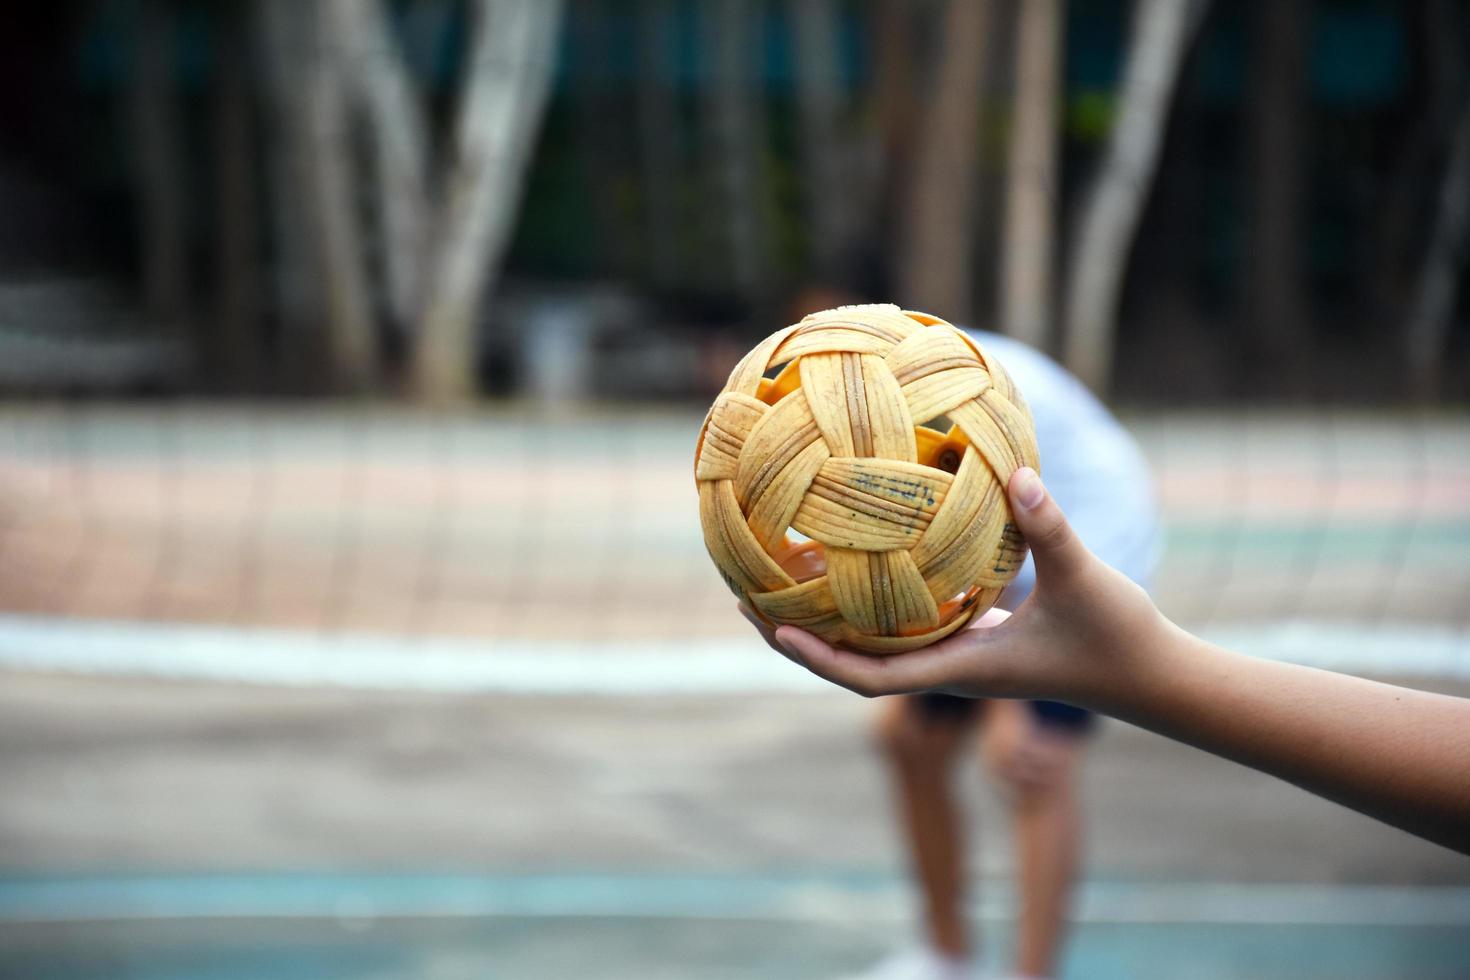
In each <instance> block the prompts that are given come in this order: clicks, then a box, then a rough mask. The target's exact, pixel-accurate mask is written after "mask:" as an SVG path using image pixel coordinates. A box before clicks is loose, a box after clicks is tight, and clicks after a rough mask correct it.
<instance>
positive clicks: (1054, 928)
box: [983, 701, 1086, 977]
mask: <svg viewBox="0 0 1470 980" xmlns="http://www.w3.org/2000/svg"><path fill="white" fill-rule="evenodd" d="M1073 710H1075V709H1073ZM1079 728H1080V726H1079V725H1078V724H1076V723H1075V722H1072V723H1068V722H1066V721H1064V722H1063V723H1062V724H1049V723H1047V721H1045V720H1043V719H1042V718H1039V717H1038V714H1037V712H1036V710H1035V709H1034V708H1033V706H1032V705H1031V704H1028V703H1026V702H1021V701H1008V702H996V703H994V704H993V705H992V707H991V709H990V711H989V712H988V717H987V721H986V731H985V738H984V742H983V746H984V754H985V758H986V762H987V764H988V766H989V768H990V769H991V771H992V772H993V773H995V775H996V776H997V777H998V778H999V779H1000V781H1001V783H1002V785H1003V786H1004V788H1005V790H1006V794H1007V796H1008V797H1009V800H1010V803H1011V810H1012V814H1013V818H1014V823H1015V827H1014V829H1015V836H1016V870H1017V891H1018V896H1017V897H1018V899H1019V902H1020V910H1019V916H1018V920H1017V935H1016V972H1017V973H1018V974H1019V975H1020V976H1023V977H1050V976H1054V975H1055V972H1056V968H1057V963H1058V961H1059V959H1060V952H1061V947H1062V941H1063V939H1064V938H1065V934H1066V926H1067V919H1068V913H1069V910H1070V906H1071V896H1072V884H1073V881H1074V880H1075V878H1076V875H1077V866H1078V862H1079V859H1080V856H1081V843H1082V813H1081V804H1080V799H1079V789H1078V780H1079V777H1080V775H1081V762H1082V756H1083V751H1084V747H1085V744H1086V740H1085V739H1084V738H1083V737H1081V734H1082V733H1081V731H1079Z"/></svg>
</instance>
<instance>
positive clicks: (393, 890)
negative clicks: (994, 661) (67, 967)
mask: <svg viewBox="0 0 1470 980" xmlns="http://www.w3.org/2000/svg"><path fill="white" fill-rule="evenodd" d="M971 914H972V915H973V916H974V917H975V918H977V919H980V920H983V921H992V922H997V921H1006V920H1008V919H1010V918H1011V917H1012V916H1013V915H1014V896H1013V894H1012V888H1010V887H1009V883H1007V882H988V883H987V886H986V895H985V897H984V898H983V899H982V900H980V901H978V902H975V903H973V904H972V905H971ZM911 917H912V897H911V895H910V894H909V890H908V888H907V887H906V886H905V885H903V884H902V883H901V882H898V881H896V880H891V879H878V880H872V879H869V880H867V881H850V880H845V879H844V877H843V876H842V875H840V874H838V875H831V876H821V875H810V876H789V877H770V876H762V875H743V874H730V875H669V874H655V875H638V874H603V875H575V874H573V875H482V876H413V875H405V876H401V877H385V876H354V875H341V876H332V875H315V876H313V875H306V876H301V875H280V876H269V875H253V876H252V875H246V876H219V875H200V876H182V877H167V876H157V877H155V876H146V875H143V876H111V875H109V876H103V877H96V878H92V877H63V878H43V879H31V880H28V879H12V880H5V879H0V923H4V924H16V925H18V924H35V923H62V922H138V921H162V920H199V919H277V920H279V919H289V920H300V919H329V920H330V919H338V920H349V921H355V922H359V923H360V922H364V921H370V920H373V919H497V918H612V919H686V920H687V919H707V920H725V921H752V922H805V923H813V924H818V923H829V924H848V923H853V922H891V923H901V922H906V921H908V920H909V919H910V918H911ZM1074 919H1075V920H1076V921H1079V922H1084V923H1107V924H1150V923H1173V924H1188V923H1194V924H1213V925H1243V926H1244V925H1273V926H1274V925H1333V926H1440V927H1446V926H1447V927H1456V928H1458V927H1470V888H1466V887H1457V886H1444V887H1434V886H1401V885H1328V884H1267V883H1244V882H1107V881H1090V882H1084V883H1083V885H1082V887H1081V892H1080V895H1079V901H1078V904H1077V908H1076V912H1075V914H1074Z"/></svg>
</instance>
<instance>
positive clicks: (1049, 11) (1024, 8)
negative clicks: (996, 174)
mask: <svg viewBox="0 0 1470 980" xmlns="http://www.w3.org/2000/svg"><path fill="white" fill-rule="evenodd" d="M1062 2H1063V0H1025V2H1024V3H1022V4H1021V9H1020V18H1019V22H1018V24H1017V27H1016V33H1017V37H1016V95H1015V103H1014V105H1015V109H1014V111H1013V113H1012V116H1011V120H1012V121H1011V127H1012V129H1011V158H1010V167H1009V173H1008V174H1007V180H1006V220H1005V239H1004V242H1003V244H1002V246H1001V294H1000V298H1001V327H1002V329H1003V330H1004V331H1005V332H1006V333H1007V334H1009V335H1010V336H1012V337H1015V338H1017V339H1018V340H1022V341H1025V342H1026V343H1028V344H1030V345H1031V346H1033V347H1037V348H1044V347H1045V346H1046V345H1047V343H1048V342H1049V341H1050V333H1051V318H1052V311H1051V294H1052V271H1053V270H1052V264H1053V258H1052V252H1053V249H1054V242H1055V238H1056V202H1057V193H1058V181H1057V104H1058V102H1059V101H1060V97H1061V96H1060V91H1059V89H1060V83H1061V70H1060V69H1061V46H1062V33H1061V27H1062Z"/></svg>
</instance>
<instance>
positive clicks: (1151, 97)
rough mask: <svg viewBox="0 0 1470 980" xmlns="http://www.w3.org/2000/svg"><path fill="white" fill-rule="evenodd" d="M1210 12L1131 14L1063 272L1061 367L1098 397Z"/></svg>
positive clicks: (1154, 9) (1202, 6) (1180, 7)
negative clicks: (1174, 108) (1189, 59)
mask: <svg viewBox="0 0 1470 980" xmlns="http://www.w3.org/2000/svg"><path fill="white" fill-rule="evenodd" d="M1207 7H1208V0H1139V2H1138V3H1137V4H1136V6H1135V8H1134V13H1133V36H1132V39H1131V40H1130V42H1129V47H1128V62H1127V66H1126V68H1125V69H1124V73H1123V83H1122V90H1121V92H1120V93H1119V101H1120V103H1121V109H1120V111H1119V113H1118V116H1117V118H1116V119H1115V120H1114V122H1113V124H1112V130H1111V131H1110V133H1109V134H1108V146H1107V151H1106V154H1105V156H1104V158H1103V160H1102V163H1101V165H1100V166H1099V168H1098V170H1097V173H1096V174H1095V175H1094V177H1093V179H1092V186H1091V188H1090V189H1089V191H1088V196H1087V199H1086V201H1085V202H1084V204H1083V208H1082V213H1081V219H1080V221H1079V222H1078V225H1077V229H1076V232H1075V235H1076V237H1075V239H1074V240H1073V243H1072V249H1071V255H1070V256H1069V261H1068V266H1067V268H1068V281H1067V291H1066V314H1065V318H1064V321H1063V335H1062V349H1063V352H1064V360H1065V362H1066V365H1067V367H1068V369H1070V370H1071V371H1072V373H1073V374H1075V375H1077V377H1079V378H1081V379H1082V380H1083V381H1084V382H1086V384H1087V385H1088V386H1089V387H1091V388H1092V389H1093V390H1094V391H1097V392H1100V393H1103V392H1106V390H1107V387H1108V382H1109V378H1110V376H1111V374H1112V361H1113V345H1114V342H1115V338H1116V333H1117V317H1118V303H1119V297H1120V295H1121V293H1122V290H1123V281H1124V278H1125V276H1126V274H1127V270H1128V258H1129V254H1130V252H1131V250H1132V246H1133V238H1134V235H1135V233H1136V232H1137V231H1138V224H1139V221H1140V219H1141V218H1142V217H1143V209H1144V205H1145V204H1146V203H1147V201H1148V196H1149V190H1150V188H1151V187H1152V185H1153V178H1154V173H1155V171H1156V170H1157V168H1158V163H1159V153H1160V150H1161V149H1162V146H1163V137H1164V127H1165V124H1166V122H1167V121H1168V117H1169V106H1170V104H1171V102H1172V101H1173V97H1174V90H1175V87H1176V85H1177V83H1178V80H1179V71H1180V66H1181V65H1182V64H1183V62H1184V54H1185V52H1186V51H1187V50H1188V48H1189V46H1190V43H1191V41H1192V40H1193V38H1194V36H1195V34H1196V33H1197V32H1198V30H1199V25H1200V24H1201V22H1203V20H1204V12H1205V10H1206V8H1207Z"/></svg>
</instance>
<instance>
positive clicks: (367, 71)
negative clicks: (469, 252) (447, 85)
mask: <svg viewBox="0 0 1470 980" xmlns="http://www.w3.org/2000/svg"><path fill="white" fill-rule="evenodd" d="M330 2H331V6H330V16H331V23H332V25H333V31H334V34H335V36H336V38H337V43H338V44H339V45H340V46H341V49H342V52H343V57H344V59H345V65H344V67H345V71H346V76H347V83H348V87H349V91H350V93H351V95H352V97H353V100H354V103H355V104H356V105H357V107H358V108H359V109H360V110H361V112H362V116H363V118H364V119H365V120H366V121H367V124H368V125H367V129H368V132H369V136H370V139H371V141H372V146H373V157H374V168H373V169H374V176H375V178H376V183H377V193H376V209H375V210H376V212H377V217H378V222H379V230H380V238H379V240H380V248H381V264H382V268H383V273H384V282H385V284H386V287H387V288H386V298H387V304H386V306H387V310H388V319H389V321H390V329H392V330H393V332H394V333H395V334H396V335H398V336H400V337H403V336H406V335H407V333H408V332H409V331H410V330H411V328H412V326H413V323H414V320H415V318H416V317H417V316H418V312H419V308H420V303H421V302H422V296H423V279H424V262H425V254H424V253H425V249H426V246H427V244H428V235H427V225H428V219H429V199H428V175H427V170H428V158H429V134H428V123H427V121H426V120H425V118H424V111H423V109H422V108H421V107H420V105H419V101H418V96H417V94H416V93H415V91H414V87H413V80H412V77H411V76H410V74H409V70H408V65H407V63H406V62H405V61H404V58H403V53H402V48H401V45H399V44H398V43H397V42H396V41H395V39H394V37H393V31H392V27H391V25H390V24H389V22H388V17H387V12H386V10H385V9H384V6H383V2H382V0H330Z"/></svg>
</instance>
